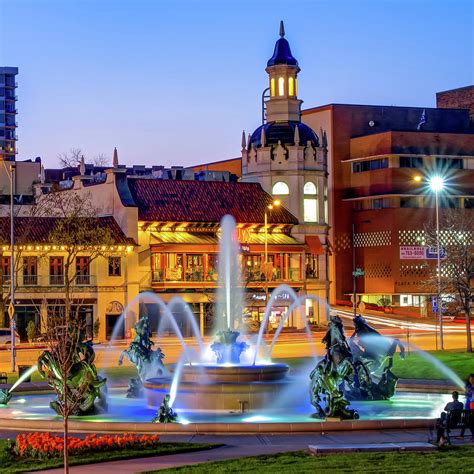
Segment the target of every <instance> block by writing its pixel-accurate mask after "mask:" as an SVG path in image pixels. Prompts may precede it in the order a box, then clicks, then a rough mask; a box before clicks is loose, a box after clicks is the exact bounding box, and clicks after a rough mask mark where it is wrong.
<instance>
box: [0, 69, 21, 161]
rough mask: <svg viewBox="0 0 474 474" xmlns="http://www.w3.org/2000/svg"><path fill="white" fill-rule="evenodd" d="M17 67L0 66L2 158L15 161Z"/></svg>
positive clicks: (0, 142)
mask: <svg viewBox="0 0 474 474" xmlns="http://www.w3.org/2000/svg"><path fill="white" fill-rule="evenodd" d="M17 74H18V68H16V67H0V159H4V160H8V161H14V160H15V155H16V152H17V150H16V140H17V136H16V127H17V122H16V114H17V109H16V100H17V96H16V94H15V92H16V88H17V82H16V75H17Z"/></svg>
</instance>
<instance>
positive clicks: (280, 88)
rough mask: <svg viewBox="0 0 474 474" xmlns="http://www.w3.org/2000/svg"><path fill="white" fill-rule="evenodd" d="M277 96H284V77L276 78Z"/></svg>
mask: <svg viewBox="0 0 474 474" xmlns="http://www.w3.org/2000/svg"><path fill="white" fill-rule="evenodd" d="M278 95H279V96H282V95H285V78H284V77H279V78H278Z"/></svg>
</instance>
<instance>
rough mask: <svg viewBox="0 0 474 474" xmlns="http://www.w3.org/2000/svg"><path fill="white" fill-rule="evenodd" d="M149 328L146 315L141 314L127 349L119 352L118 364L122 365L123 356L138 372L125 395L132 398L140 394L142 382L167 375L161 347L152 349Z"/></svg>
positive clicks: (152, 343)
mask: <svg viewBox="0 0 474 474" xmlns="http://www.w3.org/2000/svg"><path fill="white" fill-rule="evenodd" d="M151 334H152V333H151V328H150V324H149V322H148V317H147V316H143V317H142V318H140V320H139V321H138V322H137V324H136V325H135V337H134V339H133V341H132V342H131V343H130V346H129V347H128V349H127V350H125V351H123V352H122V353H121V354H120V357H119V360H118V364H119V366H120V365H122V363H123V359H124V357H126V358H127V359H128V360H129V361H130V363H131V364H133V365H134V366H135V367H136V369H137V372H138V377H139V378H138V379H131V380H130V383H129V388H128V391H127V397H129V398H134V397H138V396H139V395H140V392H141V389H142V386H143V382H145V381H146V380H147V379H148V378H151V377H159V376H163V375H167V374H168V371H167V370H166V367H165V365H164V364H163V362H162V359H163V358H164V357H165V355H164V354H163V352H161V349H160V348H159V347H158V348H157V349H156V350H153V349H152V346H153V345H154V342H153V341H152V340H151Z"/></svg>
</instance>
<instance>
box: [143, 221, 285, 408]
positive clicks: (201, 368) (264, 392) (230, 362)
mask: <svg viewBox="0 0 474 474" xmlns="http://www.w3.org/2000/svg"><path fill="white" fill-rule="evenodd" d="M220 255H221V258H220V259H219V280H218V292H217V316H216V325H215V327H216V333H215V341H214V342H213V343H212V344H211V346H210V349H211V351H212V352H213V353H214V355H215V361H205V360H203V351H201V353H200V354H199V355H198V359H197V360H196V361H194V362H192V363H187V364H180V365H179V370H178V366H177V367H175V368H174V369H171V371H172V374H173V376H172V377H156V378H151V379H148V380H147V381H146V382H145V383H144V387H145V388H146V389H147V398H148V405H149V406H151V407H156V408H158V407H159V406H160V404H161V403H162V401H163V400H164V397H165V396H166V394H168V393H170V392H171V390H172V387H178V388H177V390H176V389H175V390H174V391H175V392H176V394H175V395H174V394H173V403H174V402H175V400H176V403H177V404H178V406H185V407H186V408H187V409H188V410H189V409H191V410H212V411H242V410H244V409H248V410H254V409H261V408H264V407H266V406H269V405H270V404H271V400H272V398H273V397H274V395H275V393H276V392H278V391H279V390H280V389H281V388H282V387H284V386H286V385H287V384H288V383H289V380H288V379H287V378H286V374H287V372H288V369H289V367H288V366H287V365H286V364H275V363H259V364H257V363H256V360H254V362H253V364H245V363H242V362H241V356H242V354H243V353H244V352H245V351H247V349H248V348H249V345H248V344H247V342H245V341H243V340H238V339H239V337H242V336H244V335H241V334H240V333H239V332H238V331H236V330H235V328H236V327H240V326H241V324H239V323H240V321H241V320H242V310H243V304H242V290H241V278H240V262H239V244H238V240H237V237H236V226H235V221H234V219H233V218H232V217H231V216H225V217H224V218H223V219H222V222H221V239H220ZM272 301H273V300H272ZM260 339H261V338H260ZM178 381H179V383H178ZM243 407H245V408H243Z"/></svg>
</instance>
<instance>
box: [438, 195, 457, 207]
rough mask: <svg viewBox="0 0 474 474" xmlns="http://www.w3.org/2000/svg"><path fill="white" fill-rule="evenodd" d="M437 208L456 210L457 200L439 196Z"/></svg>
mask: <svg viewBox="0 0 474 474" xmlns="http://www.w3.org/2000/svg"><path fill="white" fill-rule="evenodd" d="M439 206H440V207H444V208H450V209H456V208H457V207H460V206H459V199H458V198H451V197H447V196H440V200H439Z"/></svg>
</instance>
